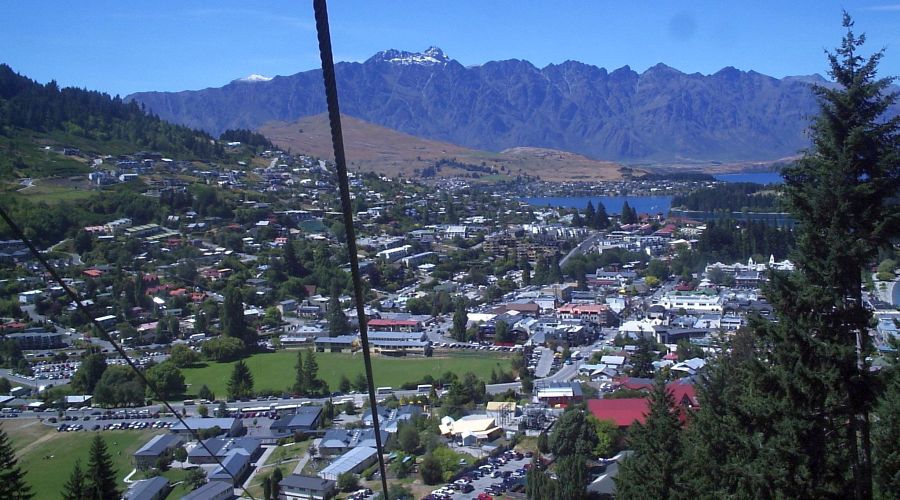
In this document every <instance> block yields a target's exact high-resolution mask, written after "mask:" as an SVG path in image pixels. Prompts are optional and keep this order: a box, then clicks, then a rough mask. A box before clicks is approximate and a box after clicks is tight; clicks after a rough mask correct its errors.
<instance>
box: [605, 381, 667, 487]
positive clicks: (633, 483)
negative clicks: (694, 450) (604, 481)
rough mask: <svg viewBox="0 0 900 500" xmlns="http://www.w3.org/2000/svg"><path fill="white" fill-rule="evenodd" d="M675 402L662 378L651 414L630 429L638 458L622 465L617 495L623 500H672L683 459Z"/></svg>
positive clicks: (655, 386)
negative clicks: (663, 499) (635, 499)
mask: <svg viewBox="0 0 900 500" xmlns="http://www.w3.org/2000/svg"><path fill="white" fill-rule="evenodd" d="M678 411H679V410H678V409H677V407H676V406H675V399H674V398H673V397H672V394H671V393H670V392H669V391H668V390H667V389H666V382H665V379H663V377H661V376H658V377H656V380H655V382H654V384H653V390H652V391H651V392H650V412H649V413H648V414H647V420H646V421H645V422H644V423H643V424H641V423H640V422H635V423H634V424H632V426H631V428H630V429H629V445H630V447H631V449H632V450H634V454H632V455H631V456H629V457H628V458H627V459H626V460H624V461H622V462H621V463H620V465H619V475H618V477H616V479H615V481H616V494H617V495H621V496H622V497H623V498H671V497H672V496H674V493H675V484H676V477H677V474H678V471H679V461H680V460H681V456H682V439H681V421H680V420H679V418H678Z"/></svg>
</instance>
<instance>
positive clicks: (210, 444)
mask: <svg viewBox="0 0 900 500" xmlns="http://www.w3.org/2000/svg"><path fill="white" fill-rule="evenodd" d="M203 444H204V445H206V446H205V447H203V446H195V447H193V448H192V449H191V451H190V452H188V462H189V463H192V464H213V463H217V462H216V459H218V460H219V461H222V460H224V459H225V457H226V456H228V454H229V453H231V452H232V451H234V450H241V451H243V452H244V453H245V454H246V455H248V456H249V457H250V458H251V459H254V458H257V457H259V455H261V454H262V444H261V443H260V441H259V440H258V439H253V438H227V439H223V438H210V439H207V440H205V441H203ZM207 448H209V451H207ZM210 452H212V455H210Z"/></svg>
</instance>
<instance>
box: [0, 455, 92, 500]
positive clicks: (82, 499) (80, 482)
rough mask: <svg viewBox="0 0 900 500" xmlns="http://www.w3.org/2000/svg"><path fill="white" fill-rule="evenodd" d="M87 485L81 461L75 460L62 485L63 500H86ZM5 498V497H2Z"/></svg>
mask: <svg viewBox="0 0 900 500" xmlns="http://www.w3.org/2000/svg"><path fill="white" fill-rule="evenodd" d="M86 493H87V484H86V483H85V477H84V471H83V470H81V460H78V459H76V460H75V466H74V467H73V468H72V474H70V475H69V480H68V481H66V484H64V485H63V491H62V498H63V500H86V499H87V496H86ZM4 498H5V497H4Z"/></svg>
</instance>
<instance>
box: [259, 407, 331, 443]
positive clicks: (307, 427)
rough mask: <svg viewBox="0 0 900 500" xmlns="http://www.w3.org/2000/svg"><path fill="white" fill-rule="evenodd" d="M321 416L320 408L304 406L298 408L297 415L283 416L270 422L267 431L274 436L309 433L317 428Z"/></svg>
mask: <svg viewBox="0 0 900 500" xmlns="http://www.w3.org/2000/svg"><path fill="white" fill-rule="evenodd" d="M321 416H322V407H321V406H304V407H301V408H299V409H298V410H297V413H293V414H290V415H284V416H282V417H281V418H279V419H278V420H276V421H274V422H272V425H270V426H269V430H270V431H271V432H272V435H275V436H285V435H288V434H293V433H294V432H296V431H301V432H305V431H311V430H313V429H315V428H317V427H318V426H319V421H320V419H321Z"/></svg>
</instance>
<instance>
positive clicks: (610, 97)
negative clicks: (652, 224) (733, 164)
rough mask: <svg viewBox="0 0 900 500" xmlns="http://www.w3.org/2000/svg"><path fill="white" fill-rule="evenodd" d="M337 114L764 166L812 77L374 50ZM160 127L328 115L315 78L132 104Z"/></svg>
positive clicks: (358, 66)
mask: <svg viewBox="0 0 900 500" xmlns="http://www.w3.org/2000/svg"><path fill="white" fill-rule="evenodd" d="M336 71H337V79H338V86H339V92H340V99H341V110H342V111H343V112H344V113H346V114H348V115H352V116H355V117H358V118H360V119H363V120H366V121H368V122H371V123H375V124H379V125H383V126H385V127H389V128H391V129H395V130H398V131H401V132H405V133H407V134H412V135H415V136H418V137H425V138H429V139H435V140H440V141H447V142H451V143H454V144H460V145H463V146H466V147H470V148H474V149H480V150H489V151H500V150H503V149H507V148H513V147H519V146H526V147H541V148H552V149H558V150H566V151H574V152H577V153H581V154H584V155H587V156H590V157H593V158H601V159H610V160H637V161H645V160H647V161H650V160H665V161H684V160H688V161H689V160H721V161H737V160H768V159H775V158H781V157H785V156H789V155H792V154H795V153H796V152H797V151H798V150H799V149H801V148H803V147H805V146H806V145H807V137H806V135H805V130H806V128H807V126H808V125H809V120H810V117H811V116H812V115H814V114H815V113H816V112H817V107H816V104H815V100H814V98H813V95H812V92H811V90H810V82H816V81H824V80H823V79H821V77H818V76H816V75H813V76H807V77H789V78H785V79H781V80H779V79H776V78H772V77H769V76H766V75H763V74H760V73H756V72H754V71H749V72H745V71H739V70H737V69H734V68H731V67H728V68H724V69H722V70H720V71H719V72H717V73H715V74H712V75H701V74H699V73H694V74H685V73H682V72H680V71H678V70H676V69H673V68H670V67H668V66H665V65H663V64H658V65H656V66H654V67H652V68H650V69H648V70H647V71H645V72H644V73H640V74H639V73H637V72H635V71H633V70H631V69H630V68H629V67H628V66H625V67H623V68H619V69H617V70H615V71H612V72H608V71H607V70H606V69H603V68H597V67H596V66H590V65H587V64H582V63H579V62H575V61H566V62H564V63H562V64H551V65H549V66H547V67H545V68H536V67H535V66H533V65H532V64H531V63H529V62H527V61H520V60H515V59H513V60H508V61H494V62H488V63H486V64H483V65H480V66H473V67H464V66H463V65H461V64H459V63H458V62H457V61H454V60H452V59H449V58H448V57H447V56H445V55H444V54H443V53H442V52H441V51H440V49H435V48H431V49H429V50H427V51H425V52H424V53H409V52H400V51H396V50H389V51H384V52H379V53H378V54H376V55H375V56H373V57H372V58H370V59H369V60H367V61H366V62H364V63H338V64H337V67H336ZM129 98H131V99H135V100H137V101H138V102H141V103H143V104H145V105H146V106H147V108H148V109H150V110H152V111H153V112H155V113H157V114H159V116H161V117H162V118H164V119H167V120H171V121H174V122H177V123H182V124H185V125H188V126H191V127H197V128H202V129H204V130H207V131H210V132H213V133H217V132H219V131H221V130H224V129H226V128H238V127H240V128H257V127H259V126H261V125H262V124H264V123H266V122H269V121H272V120H282V121H293V120H296V119H297V118H300V117H303V116H311V115H316V114H319V113H322V112H324V111H325V98H324V95H323V88H322V78H321V75H320V71H319V70H312V71H305V72H301V73H297V74H295V75H291V76H279V77H275V78H273V79H271V80H265V81H261V80H257V81H246V80H237V81H234V82H232V83H229V84H228V85H225V86H224V87H221V88H209V89H204V90H198V91H184V92H176V93H167V92H143V93H138V94H134V95H131V96H129Z"/></svg>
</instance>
